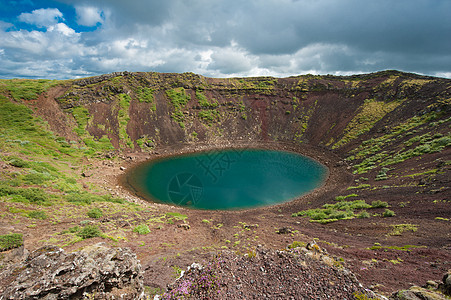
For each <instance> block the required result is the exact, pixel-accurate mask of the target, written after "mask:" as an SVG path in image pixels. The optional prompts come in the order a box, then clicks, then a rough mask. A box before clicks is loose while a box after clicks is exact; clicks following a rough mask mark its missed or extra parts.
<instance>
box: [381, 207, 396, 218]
mask: <svg viewBox="0 0 451 300" xmlns="http://www.w3.org/2000/svg"><path fill="white" fill-rule="evenodd" d="M382 216H383V217H384V218H387V217H394V216H395V212H394V211H392V210H389V209H386V210H385V211H384V213H383V214H382Z"/></svg>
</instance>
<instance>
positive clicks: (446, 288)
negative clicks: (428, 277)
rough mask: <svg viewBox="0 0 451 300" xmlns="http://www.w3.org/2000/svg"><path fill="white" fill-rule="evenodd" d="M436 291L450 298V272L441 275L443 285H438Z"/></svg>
mask: <svg viewBox="0 0 451 300" xmlns="http://www.w3.org/2000/svg"><path fill="white" fill-rule="evenodd" d="M438 289H439V291H441V292H442V293H443V294H445V295H448V296H451V270H448V272H447V273H445V275H443V283H440V284H439V286H438Z"/></svg>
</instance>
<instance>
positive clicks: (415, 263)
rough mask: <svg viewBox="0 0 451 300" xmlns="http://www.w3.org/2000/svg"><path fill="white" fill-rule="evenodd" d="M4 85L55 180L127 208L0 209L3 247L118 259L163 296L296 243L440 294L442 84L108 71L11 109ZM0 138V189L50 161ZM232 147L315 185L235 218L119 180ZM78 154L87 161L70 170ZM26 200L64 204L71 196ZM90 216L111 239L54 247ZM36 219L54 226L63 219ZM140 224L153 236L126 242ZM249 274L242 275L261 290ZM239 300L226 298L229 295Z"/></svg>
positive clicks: (446, 237)
mask: <svg viewBox="0 0 451 300" xmlns="http://www.w3.org/2000/svg"><path fill="white" fill-rule="evenodd" d="M11 82H13V81H11ZM13 83H14V82H13ZM13 83H12V84H13ZM1 84H2V94H3V95H4V96H3V98H4V100H2V101H8V102H10V103H13V104H15V105H24V106H26V107H29V108H31V109H32V112H33V115H34V116H35V117H40V118H41V119H42V120H43V121H45V123H44V124H43V125H42V126H43V127H42V128H46V130H48V131H49V132H53V134H54V139H55V140H57V141H59V143H60V144H62V145H64V147H65V148H55V149H56V150H55V151H57V152H58V153H59V154H61V153H62V156H58V155H53V154H49V155H48V157H51V156H52V155H53V156H54V157H53V158H52V159H50V160H49V163H53V162H57V163H60V165H63V164H64V165H65V167H64V168H63V167H61V172H62V173H65V174H66V173H67V174H73V176H74V178H75V180H76V181H77V183H79V184H80V185H81V186H82V188H81V189H80V191H77V192H78V193H79V194H83V195H84V193H93V194H99V195H101V194H105V193H107V194H109V195H111V196H112V197H113V198H115V197H118V198H121V199H125V200H127V202H128V203H131V204H132V205H131V206H130V207H133V209H130V208H129V207H128V206H127V209H125V208H124V209H123V210H122V211H121V209H120V208H119V209H116V210H113V209H112V208H108V207H109V205H110V204H109V203H110V202H107V203H105V202H95V203H94V204H92V203H88V205H87V206H86V205H85V206H80V205H78V206H77V205H76V204H73V203H71V202H69V203H68V204H67V203H65V204H58V205H63V207H68V208H69V210H71V209H73V210H74V212H73V214H71V213H69V212H65V213H59V214H56V215H57V217H50V218H48V219H47V220H45V219H42V220H33V219H30V218H26V217H24V216H23V215H17V213H16V214H14V212H12V209H11V207H14V208H15V209H16V210H17V209H25V210H26V209H29V206H27V204H21V203H13V204H11V203H10V202H8V201H9V198H7V197H8V195H6V196H5V195H0V196H3V197H2V202H1V203H0V204H1V210H2V212H4V215H3V219H2V221H1V222H2V223H1V226H0V228H1V232H0V234H7V233H10V232H21V233H24V243H25V248H26V249H28V250H34V249H37V248H38V247H39V246H42V245H48V244H57V245H60V246H63V248H64V249H67V250H68V251H72V250H76V249H80V248H82V247H83V246H86V245H89V244H93V243H95V242H104V243H106V244H108V245H110V246H112V247H117V246H120V247H129V248H131V249H132V251H133V252H134V253H136V254H137V257H138V258H139V260H140V262H141V264H142V266H143V274H144V284H145V285H146V286H147V287H148V289H149V290H150V291H163V290H165V289H166V287H167V285H168V284H171V283H173V282H174V279H175V277H177V276H174V272H176V273H177V270H181V269H185V268H186V267H187V266H189V265H191V263H192V262H196V261H209V260H211V257H212V256H213V255H215V254H218V253H221V252H224V251H225V252H224V253H226V252H227V251H228V252H227V254H223V256H224V257H229V256H230V255H231V253H233V255H235V256H236V257H238V258H239V259H242V257H243V255H246V256H255V255H256V256H257V257H258V258H262V257H267V256H268V257H271V255H272V254H271V253H272V252H271V251H275V250H281V249H286V248H287V246H288V245H294V244H295V243H298V244H303V245H307V244H309V243H310V245H311V244H312V243H313V244H315V245H318V247H319V248H321V249H325V251H326V252H327V253H328V255H329V256H330V257H332V258H333V259H334V260H335V262H336V265H340V266H342V267H345V268H346V269H349V270H351V271H352V272H353V273H354V274H355V276H356V278H357V279H358V280H359V281H360V282H361V283H362V284H363V286H365V287H371V288H372V289H373V290H374V291H376V292H378V293H381V294H386V295H389V294H390V293H391V292H393V291H395V290H397V289H405V288H408V287H409V286H411V285H413V284H416V285H423V284H424V283H425V282H426V281H427V280H431V279H432V280H439V279H440V278H441V277H442V276H443V273H445V272H446V271H448V269H450V268H451V220H450V216H451V205H450V203H449V202H450V199H451V197H450V195H451V192H450V186H449V185H450V177H451V176H450V170H451V159H450V157H451V150H450V149H451V147H449V146H450V145H451V135H450V133H449V132H450V126H451V103H450V101H451V80H449V79H442V78H435V77H427V76H420V75H416V74H409V73H403V72H399V71H383V72H377V73H372V74H363V75H354V76H330V75H327V76H317V75H302V76H294V77H289V78H273V77H255V78H224V79H219V78H207V77H203V76H200V75H196V74H193V73H183V74H163V73H144V72H138V73H131V72H117V73H112V74H107V75H102V76H96V77H91V78H83V79H76V80H68V81H58V82H52V84H51V85H49V86H48V87H46V88H45V90H42V91H40V92H39V93H37V94H36V97H35V98H34V97H29V98H18V97H15V94H14V91H13V90H12V89H11V88H8V87H9V86H8V84H10V83H9V82H8V83H1ZM15 84H18V85H19V83H18V82H16V83H15ZM36 122H37V121H36ZM41 122H42V121H41ZM40 126H41V125H40ZM5 132H6V131H5ZM7 137H8V136H7V134H6V133H4V134H3V136H2V138H3V139H4V141H3V142H4V145H5V146H3V147H2V150H1V151H2V153H1V154H2V161H1V163H2V166H3V171H2V180H7V179H8V180H9V179H11V178H12V175H11V174H12V173H14V172H18V169H19V168H20V167H17V166H15V165H14V164H12V163H11V159H9V160H8V157H12V156H13V155H15V156H19V157H21V159H22V160H25V161H38V160H41V161H46V160H45V159H44V158H43V157H45V156H43V155H41V154H39V155H38V154H36V153H37V152H33V151H31V150H30V151H28V152H27V151H24V152H22V153H21V152H19V151H18V150H17V149H18V148H17V147H16V146H15V145H16V144H17V142H14V141H9V140H7ZM31 142H33V141H32V140H31ZM10 144H11V145H12V146H9V145H10ZM37 144H39V143H37ZM39 146H40V147H44V148H45V147H46V146H45V145H39ZM51 147H52V146H51V145H48V146H47V148H48V149H50V148H51ZM55 147H56V146H55ZM58 147H59V146H58ZM230 148H233V149H243V148H259V149H272V150H284V151H291V152H296V153H299V154H302V155H305V156H308V157H310V158H313V159H315V160H317V161H319V162H320V163H322V164H323V165H325V166H327V168H328V170H329V175H328V178H327V180H326V182H325V184H324V185H323V186H321V187H320V188H318V189H316V190H314V191H313V192H311V193H309V194H307V195H305V196H302V197H299V198H297V199H295V200H293V201H290V202H287V203H283V204H279V205H274V206H269V207H261V208H255V209H246V210H239V211H217V210H214V211H210V210H194V209H188V208H183V207H175V206H170V205H164V204H157V203H151V202H146V201H144V200H143V199H142V198H140V197H139V196H137V195H136V194H135V193H134V192H133V191H131V190H130V188H129V185H128V184H127V176H126V173H127V172H129V170H132V169H133V168H134V167H136V166H138V165H140V164H141V163H143V162H145V161H148V160H150V159H156V158H161V157H166V156H173V155H177V154H183V153H190V152H199V151H214V150H217V149H230ZM61 149H74V150H73V151H74V152H71V151H72V150H71V151H69V150H67V151H66V150H64V151H66V152H64V151H63V152H62V150H61ZM76 151H79V152H82V153H83V155H81V157H79V158H77V156H76V154H74V153H78V152H76ZM67 157H72V158H73V157H75V158H77V160H74V159H72V158H71V159H69V158H67ZM52 161H53V162H52ZM65 161H67V163H64V162H65ZM21 169H22V170H26V169H23V168H21ZM21 176H22V175H21ZM27 185H28V186H29V187H35V188H39V189H43V190H45V191H46V192H48V193H51V194H55V195H57V196H56V197H63V198H62V199H65V198H64V197H69V196H70V195H71V193H72V192H73V191H72V190H70V189H69V188H67V189H66V190H65V189H62V188H61V189H60V190H58V188H55V187H52V186H49V185H47V186H45V185H42V184H39V183H35V184H33V183H31V184H30V183H28V184H27ZM67 195H69V196H67ZM61 201H64V200H61ZM90 205H91V206H95V207H97V208H99V209H100V210H101V211H103V216H102V217H101V218H91V219H89V218H88V220H89V221H88V222H90V223H92V224H94V225H96V226H98V227H99V228H100V229H102V231H103V232H104V233H107V235H109V237H110V238H105V236H103V237H101V236H100V237H94V238H90V239H83V240H76V239H75V240H74V239H73V238H72V236H69V235H65V234H61V233H63V232H64V231H65V230H68V228H73V227H74V225H76V224H79V223H80V222H83V221H84V220H85V219H87V217H86V215H84V214H85V212H86V211H87V210H88V209H91V208H92V207H91V206H90ZM111 205H113V204H111ZM111 207H112V206H111ZM41 210H44V211H45V212H46V214H47V216H51V215H52V214H53V213H56V212H55V211H56V210H58V209H57V208H55V205H52V206H49V207H48V208H47V207H44V208H42V209H41ZM52 216H53V215H52ZM17 218H19V219H20V220H23V221H22V222H21V223H17V222H15V221H14V220H16V219H17ZM30 225H33V226H30ZM141 225H142V226H144V225H145V226H146V227H147V228H148V229H149V233H146V234H141V233H139V230H135V229H136V228H137V227H138V226H141ZM262 249H269V250H262ZM265 251H266V252H265ZM268 251H269V252H268ZM268 253H269V254H268ZM281 257H282V256H281ZM229 259H230V257H229ZM268 259H269V258H268ZM271 259H272V258H271ZM284 259H285V258H283V259H282V258H281V260H284ZM276 260H277V259H276ZM288 260H290V259H288ZM259 263H261V261H259V262H255V264H256V265H258V264H259ZM280 263H282V262H280ZM243 264H244V263H243ZM251 265H252V264H251ZM336 265H335V267H336ZM235 268H236V266H235ZM262 268H263V265H262ZM235 271H236V269H235ZM257 271H258V270H257ZM257 271H255V272H257ZM221 272H225V271H221ZM236 272H238V271H236ZM249 272H251V271H249ZM255 272H254V273H252V275H250V274H248V275H247V276H249V278H254V277H255V278H257V279H258V278H261V276H262V275H261V274H260V275H258V274H256V273H255ZM326 273H327V272H326ZM259 276H260V277H259ZM317 276H318V277H321V276H323V277H324V276H326V275H324V274H323V275H321V274H317ZM221 278H223V279H224V278H225V277H224V276H223V277H221ZM257 279H255V280H256V282H257V281H258V280H257ZM224 280H225V279H224ZM229 280H230V278H229ZM234 280H235V279H234ZM243 282H245V280H244V279H243ZM235 283H236V282H235ZM235 283H234V284H235ZM236 284H239V283H236ZM243 284H244V283H243ZM245 286H247V288H248V289H250V287H251V286H252V284H250V283H248V285H246V284H245ZM262 289H263V288H262ZM222 292H224V291H223V290H222ZM150 294H152V292H150ZM221 295H222V296H224V297H226V296H227V295H226V294H221ZM245 295H247V294H246V293H244V294H239V293H238V292H237V291H236V290H235V291H234V292H233V293H232V294H230V295H229V296H230V297H232V296H233V297H238V298H239V297H244V296H245ZM273 296H274V294H273ZM286 296H287V295H286ZM280 297H282V296H280ZM276 298H277V297H276ZM301 298H302V297H301Z"/></svg>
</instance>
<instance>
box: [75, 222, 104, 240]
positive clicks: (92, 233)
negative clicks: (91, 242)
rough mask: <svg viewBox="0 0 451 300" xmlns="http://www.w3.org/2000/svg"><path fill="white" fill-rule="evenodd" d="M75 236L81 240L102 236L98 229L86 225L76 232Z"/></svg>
mask: <svg viewBox="0 0 451 300" xmlns="http://www.w3.org/2000/svg"><path fill="white" fill-rule="evenodd" d="M77 235H78V236H79V237H81V238H82V239H90V238H93V237H98V236H102V231H101V230H100V229H99V227H97V226H94V225H87V226H85V227H83V228H82V229H81V230H80V231H78V232H77Z"/></svg>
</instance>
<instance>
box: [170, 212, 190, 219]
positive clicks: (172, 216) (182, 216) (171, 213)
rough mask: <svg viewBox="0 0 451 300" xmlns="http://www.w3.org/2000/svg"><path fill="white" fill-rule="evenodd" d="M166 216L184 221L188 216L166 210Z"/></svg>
mask: <svg viewBox="0 0 451 300" xmlns="http://www.w3.org/2000/svg"><path fill="white" fill-rule="evenodd" d="M166 217H168V218H173V219H176V220H180V221H185V220H186V219H187V218H188V216H187V215H183V214H181V213H178V212H168V213H166Z"/></svg>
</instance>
